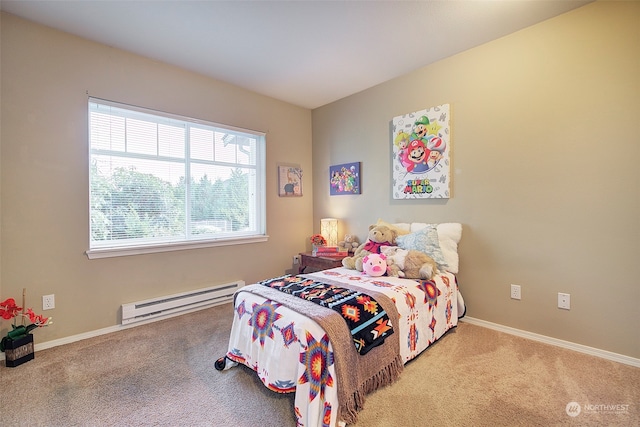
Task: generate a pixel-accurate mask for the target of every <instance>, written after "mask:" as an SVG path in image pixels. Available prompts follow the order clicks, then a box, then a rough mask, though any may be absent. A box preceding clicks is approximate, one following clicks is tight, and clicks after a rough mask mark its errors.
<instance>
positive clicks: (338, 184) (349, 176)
mask: <svg viewBox="0 0 640 427" xmlns="http://www.w3.org/2000/svg"><path fill="white" fill-rule="evenodd" d="M329 194H330V195H331V196H339V195H342V194H360V162H356V163H345V164H342V165H335V166H330V167H329Z"/></svg>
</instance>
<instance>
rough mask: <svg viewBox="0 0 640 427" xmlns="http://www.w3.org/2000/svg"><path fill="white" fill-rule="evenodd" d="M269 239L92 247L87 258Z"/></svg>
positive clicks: (141, 253)
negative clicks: (104, 247)
mask: <svg viewBox="0 0 640 427" xmlns="http://www.w3.org/2000/svg"><path fill="white" fill-rule="evenodd" d="M267 240H269V236H268V235H263V236H251V237H239V238H235V239H224V240H199V241H194V242H181V243H163V244H157V245H148V246H136V247H119V248H106V249H90V250H88V251H86V252H85V253H86V254H87V258H89V259H99V258H114V257H120V256H131V255H143V254H153V253H159V252H172V251H183V250H187V249H201V248H211V247H216V246H231V245H244V244H247V243H259V242H266V241H267Z"/></svg>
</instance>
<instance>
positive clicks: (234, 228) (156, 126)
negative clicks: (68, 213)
mask: <svg viewBox="0 0 640 427" xmlns="http://www.w3.org/2000/svg"><path fill="white" fill-rule="evenodd" d="M89 153H90V159H89V189H90V245H89V250H88V251H87V256H88V257H89V258H101V257H109V256H122V255H133V254H140V253H148V252H161V251H168V250H178V249H192V248H197V247H206V246H218V245H229V244H237V243H247V242H256V241H264V240H266V238H267V236H266V234H265V185H264V182H265V171H264V169H265V168H264V163H265V135H264V134H263V133H260V132H255V131H251V130H246V129H238V128H233V127H229V126H224V125H220V124H216V123H210V122H204V121H200V120H195V119H190V118H186V117H181V116H176V115H172V114H166V113H161V112H158V111H151V110H147V109H143V108H138V107H132V106H129V105H123V104H118V103H115V102H111V101H105V100H101V99H96V98H89Z"/></svg>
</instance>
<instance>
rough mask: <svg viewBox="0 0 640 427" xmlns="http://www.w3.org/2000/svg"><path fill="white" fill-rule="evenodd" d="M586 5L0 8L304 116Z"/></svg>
mask: <svg viewBox="0 0 640 427" xmlns="http://www.w3.org/2000/svg"><path fill="white" fill-rule="evenodd" d="M589 2H590V1H589V0H586V1H577V0H555V1H545V0H472V1H463V0H449V1H445V0H443V1H426V0H423V1H326V0H325V1H302V0H299V1H269V0H263V1H240V0H236V1H213V0H209V1H206V0H205V1H202V0H200V1H189V0H183V1H179V0H168V1H167V0H164V1H160V0H146V1H142V0H140V1H137V0H136V1H134V0H129V1H122V0H119V1H112V0H102V1H95V0H93V1H92V0H74V1H65V0H58V1H34V0H22V1H14V0H2V2H1V3H0V7H1V8H2V10H4V11H6V12H9V13H12V14H14V15H18V16H20V17H23V18H25V19H28V20H31V21H35V22H39V23H42V24H45V25H48V26H51V27H54V28H57V29H60V30H63V31H66V32H69V33H72V34H76V35H78V36H81V37H84V38H87V39H90V40H95V41H97V42H100V43H104V44H106V45H110V46H114V47H117V48H120V49H124V50H127V51H130V52H134V53H137V54H140V55H143V56H146V57H149V58H153V59H156V60H159V61H163V62H167V63H170V64H175V65H177V66H180V67H182V68H186V69H188V70H192V71H196V72H198V73H202V74H204V75H207V76H211V77H213V78H216V79H219V80H222V81H226V82H229V83H232V84H235V85H237V86H240V87H244V88H246V89H249V90H252V91H255V92H258V93H261V94H264V95H267V96H270V97H273V98H277V99H280V100H283V101H286V102H290V103H292V104H296V105H299V106H302V107H306V108H316V107H320V106H322V105H325V104H328V103H330V102H332V101H335V100H338V99H340V98H343V97H346V96H349V95H351V94H354V93H357V92H360V91H362V90H365V89H367V88H370V87H372V86H375V85H377V84H379V83H382V82H384V81H387V80H390V79H392V78H395V77H398V76H401V75H403V74H406V73H408V72H410V71H413V70H416V69H418V68H420V67H423V66H425V65H428V64H431V63H433V62H436V61H438V60H440V59H443V58H446V57H448V56H451V55H454V54H456V53H459V52H462V51H464V50H467V49H470V48H472V47H474V46H478V45H480V44H483V43H486V42H488V41H491V40H495V39H497V38H499V37H502V36H505V35H507V34H510V33H513V32H515V31H518V30H520V29H522V28H525V27H528V26H530V25H533V24H536V23H538V22H541V21H543V20H546V19H549V18H552V17H554V16H557V15H559V14H562V13H564V12H567V11H569V10H571V9H575V8H577V7H580V6H582V5H584V4H587V3H589Z"/></svg>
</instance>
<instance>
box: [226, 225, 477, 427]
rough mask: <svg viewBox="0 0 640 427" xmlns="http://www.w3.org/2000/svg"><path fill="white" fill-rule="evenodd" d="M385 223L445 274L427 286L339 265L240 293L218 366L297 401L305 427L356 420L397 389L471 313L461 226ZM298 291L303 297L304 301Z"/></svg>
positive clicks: (270, 281)
mask: <svg viewBox="0 0 640 427" xmlns="http://www.w3.org/2000/svg"><path fill="white" fill-rule="evenodd" d="M378 223H384V224H386V225H391V226H393V227H394V228H395V229H396V230H397V231H398V232H399V233H401V235H400V236H399V237H398V239H397V240H398V243H397V244H398V246H400V247H403V248H404V249H418V250H422V251H424V252H427V253H429V255H432V257H433V258H434V260H436V262H437V263H438V266H439V272H438V273H437V274H436V275H435V276H434V277H433V278H432V279H431V280H420V279H404V278H399V277H387V276H382V277H370V276H367V275H364V274H362V273H360V272H359V271H357V270H350V269H346V268H344V267H340V268H334V269H330V270H324V271H320V272H316V273H311V274H302V275H283V276H281V277H275V278H270V279H267V280H264V281H261V282H258V283H256V284H252V285H249V286H245V287H243V288H242V289H241V290H239V291H238V292H237V293H236V295H235V300H234V307H235V313H234V319H233V324H232V328H231V333H230V338H229V346H228V351H227V353H226V355H225V356H224V357H222V358H220V359H218V361H216V368H217V369H218V370H226V369H230V368H232V367H234V366H236V365H237V364H239V363H240V364H243V365H245V366H248V367H249V368H251V369H253V370H254V371H255V372H256V373H257V375H258V377H259V378H260V380H261V381H262V383H263V384H264V385H265V386H266V387H267V388H269V389H270V390H273V391H275V392H279V393H291V392H293V393H295V399H294V406H295V407H294V413H295V418H296V420H297V425H298V426H305V427H319V426H323V427H324V426H336V425H344V424H350V423H354V422H356V420H357V412H358V411H359V410H360V409H362V407H363V405H364V400H365V396H366V394H368V393H370V392H372V391H374V390H376V389H377V388H380V387H383V386H386V385H389V384H391V383H393V382H394V381H395V380H396V379H397V378H398V376H399V375H400V374H401V372H402V369H403V367H404V364H405V363H407V362H408V361H410V360H412V359H413V358H415V357H417V356H418V355H419V354H421V353H422V352H423V351H424V350H425V349H427V348H428V347H429V346H430V345H431V344H433V343H434V342H435V341H437V340H438V339H439V338H441V337H442V336H443V335H444V334H445V333H446V332H447V331H449V330H450V329H452V328H454V327H455V326H457V324H458V319H459V318H460V317H462V316H463V315H464V313H465V310H466V308H465V305H464V299H463V298H462V295H461V294H460V292H459V289H458V284H457V279H456V276H455V274H456V273H457V272H458V255H457V245H458V242H459V241H460V237H461V231H462V227H461V225H460V224H456V223H445V224H425V223H411V224H402V223H401V224H389V223H385V222H383V221H378ZM281 288H287V289H288V290H284V291H283V289H281ZM291 289H304V291H301V292H302V293H303V294H304V295H303V297H300V296H299V295H298V296H295V295H292V294H295V293H296V292H291V291H290V290H291ZM309 289H312V290H311V291H310V290H309ZM312 297H318V298H324V299H325V301H327V302H328V301H331V302H333V304H334V305H336V306H339V307H338V308H336V307H333V309H331V308H327V307H330V306H332V305H331V304H329V303H325V302H324V301H323V303H321V304H320V303H314V302H312V301H311V300H312V299H313V298H312ZM354 322H357V323H354ZM354 325H357V326H354ZM367 328H368V329H367ZM363 331H366V336H373V337H375V339H372V340H371V341H370V342H369V341H366V340H365V339H363V338H362V337H363V336H364V335H363V334H364V332H363Z"/></svg>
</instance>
